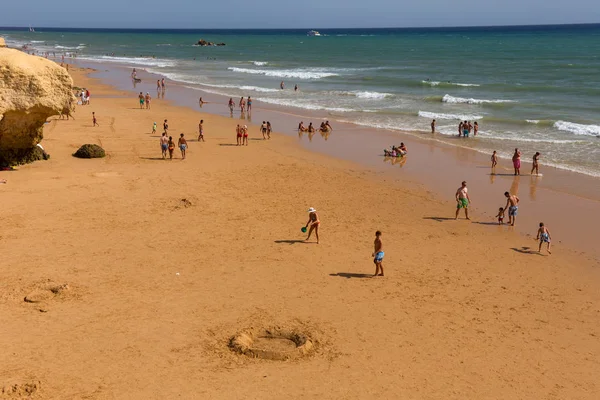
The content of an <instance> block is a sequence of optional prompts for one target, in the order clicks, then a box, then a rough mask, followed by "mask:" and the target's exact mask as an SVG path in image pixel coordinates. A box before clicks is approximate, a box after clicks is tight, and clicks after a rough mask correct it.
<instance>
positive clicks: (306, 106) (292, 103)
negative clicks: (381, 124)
mask: <svg viewBox="0 0 600 400" xmlns="http://www.w3.org/2000/svg"><path fill="white" fill-rule="evenodd" d="M256 100H258V101H262V102H263V103H268V104H276V105H279V106H285V107H298V108H303V109H305V110H321V111H330V112H342V113H346V112H353V111H354V112H355V111H362V110H354V109H352V108H345V107H327V106H322V105H319V104H315V103H301V102H297V101H294V100H285V99H271V98H257V99H256Z"/></svg>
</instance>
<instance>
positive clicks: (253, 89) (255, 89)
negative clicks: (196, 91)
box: [199, 82, 281, 93]
mask: <svg viewBox="0 0 600 400" xmlns="http://www.w3.org/2000/svg"><path fill="white" fill-rule="evenodd" d="M199 84H200V85H202V86H208V87H212V88H223V89H238V90H245V91H251V92H261V93H276V92H281V90H280V89H271V88H264V87H260V86H247V85H215V84H211V83H202V82H201V83H199Z"/></svg>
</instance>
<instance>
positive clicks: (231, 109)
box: [229, 97, 235, 114]
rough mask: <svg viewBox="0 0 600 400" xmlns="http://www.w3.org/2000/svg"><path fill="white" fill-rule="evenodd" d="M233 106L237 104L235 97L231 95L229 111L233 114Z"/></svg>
mask: <svg viewBox="0 0 600 400" xmlns="http://www.w3.org/2000/svg"><path fill="white" fill-rule="evenodd" d="M233 107H235V104H234V103H233V99H232V98H231V97H230V98H229V113H230V114H233Z"/></svg>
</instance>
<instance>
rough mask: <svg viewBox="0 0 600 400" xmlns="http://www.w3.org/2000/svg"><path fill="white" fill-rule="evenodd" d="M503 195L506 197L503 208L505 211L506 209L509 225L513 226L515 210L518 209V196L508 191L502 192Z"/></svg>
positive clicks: (515, 216) (515, 215)
mask: <svg viewBox="0 0 600 400" xmlns="http://www.w3.org/2000/svg"><path fill="white" fill-rule="evenodd" d="M504 197H506V206H504V210H505V211H506V210H507V209H508V223H509V224H510V226H515V220H516V218H517V212H518V211H519V198H518V197H517V196H516V195H514V194H510V193H509V192H504Z"/></svg>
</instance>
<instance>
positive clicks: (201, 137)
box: [198, 119, 204, 142]
mask: <svg viewBox="0 0 600 400" xmlns="http://www.w3.org/2000/svg"><path fill="white" fill-rule="evenodd" d="M198 141H199V142H204V120H203V119H201V120H200V123H199V124H198Z"/></svg>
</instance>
